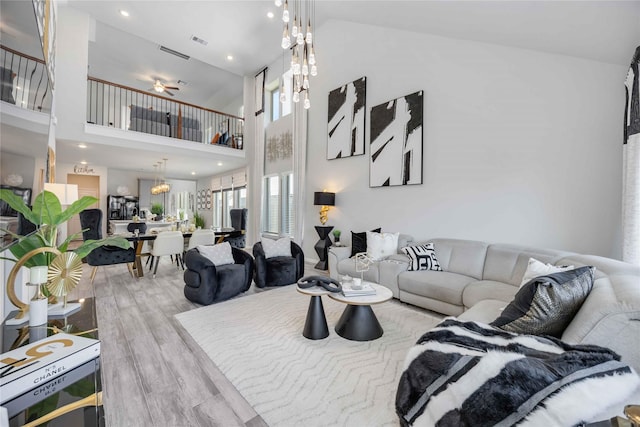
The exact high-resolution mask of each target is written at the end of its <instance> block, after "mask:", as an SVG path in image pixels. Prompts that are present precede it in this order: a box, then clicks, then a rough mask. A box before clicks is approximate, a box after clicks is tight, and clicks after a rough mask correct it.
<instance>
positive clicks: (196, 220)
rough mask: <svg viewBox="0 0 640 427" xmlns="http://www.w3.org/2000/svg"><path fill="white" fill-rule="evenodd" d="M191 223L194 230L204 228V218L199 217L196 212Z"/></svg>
mask: <svg viewBox="0 0 640 427" xmlns="http://www.w3.org/2000/svg"><path fill="white" fill-rule="evenodd" d="M193 222H194V224H195V225H196V228H204V218H203V217H201V216H200V214H199V213H198V212H195V213H194V214H193Z"/></svg>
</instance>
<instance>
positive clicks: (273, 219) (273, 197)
mask: <svg viewBox="0 0 640 427" xmlns="http://www.w3.org/2000/svg"><path fill="white" fill-rule="evenodd" d="M264 184H265V185H264V203H263V206H264V221H263V226H262V231H263V232H265V233H270V234H279V233H280V177H279V176H269V177H266V178H265V183H264Z"/></svg>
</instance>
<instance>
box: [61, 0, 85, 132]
mask: <svg viewBox="0 0 640 427" xmlns="http://www.w3.org/2000/svg"><path fill="white" fill-rule="evenodd" d="M57 21H58V23H57V27H56V32H57V39H56V45H57V46H56V81H55V88H56V94H57V96H56V115H57V117H58V125H57V127H56V138H58V139H70V140H76V141H83V140H84V137H85V134H84V123H85V122H86V120H87V117H86V116H87V112H86V109H87V108H86V107H87V67H88V65H89V52H88V40H89V16H88V15H87V14H85V13H83V12H80V11H78V10H76V9H74V8H72V7H69V6H68V5H66V4H60V5H59V7H58V13H57Z"/></svg>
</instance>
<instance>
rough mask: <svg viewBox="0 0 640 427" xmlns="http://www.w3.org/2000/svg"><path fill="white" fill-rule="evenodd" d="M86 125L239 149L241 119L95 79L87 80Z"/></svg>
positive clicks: (241, 129)
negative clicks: (92, 124) (91, 124)
mask: <svg viewBox="0 0 640 427" xmlns="http://www.w3.org/2000/svg"><path fill="white" fill-rule="evenodd" d="M87 122H88V123H94V124H97V125H101V126H109V127H115V128H118V129H124V130H129V131H136V132H143V133H148V134H153V135H160V136H168V137H172V138H178V139H185V140H190V141H195V142H200V143H203V144H216V145H219V146H225V147H229V148H235V149H242V148H243V141H242V139H243V128H244V120H243V118H242V117H238V116H234V115H230V114H226V113H222V112H219V111H215V110H210V109H208V108H203V107H200V106H197V105H193V104H189V103H186V102H181V101H176V100H173V99H170V98H167V97H164V96H158V95H155V94H152V93H147V92H145V91H142V90H138V89H134V88H131V87H127V86H123V85H119V84H116V83H112V82H108V81H105V80H101V79H97V78H95V77H88V79H87Z"/></svg>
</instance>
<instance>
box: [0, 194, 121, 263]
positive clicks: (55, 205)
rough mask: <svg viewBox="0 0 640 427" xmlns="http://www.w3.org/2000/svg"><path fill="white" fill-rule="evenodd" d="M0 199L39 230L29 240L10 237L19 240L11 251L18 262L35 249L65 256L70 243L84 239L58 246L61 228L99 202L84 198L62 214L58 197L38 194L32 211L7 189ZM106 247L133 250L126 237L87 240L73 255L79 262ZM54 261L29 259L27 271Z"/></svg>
mask: <svg viewBox="0 0 640 427" xmlns="http://www.w3.org/2000/svg"><path fill="white" fill-rule="evenodd" d="M0 199H2V200H4V201H5V202H7V204H8V205H9V206H11V207H12V208H13V209H14V210H16V211H17V212H20V213H21V214H22V215H23V216H24V217H25V219H27V220H29V221H31V222H32V223H33V224H35V225H36V227H37V230H36V232H35V233H33V234H30V235H28V236H19V235H17V234H14V233H11V234H12V236H13V237H14V238H17V239H18V241H17V242H16V243H15V244H13V245H12V246H11V247H10V248H9V250H10V251H11V253H12V254H13V256H15V257H16V258H17V259H20V258H22V257H23V256H24V255H25V254H26V253H28V252H30V251H32V250H33V249H36V248H41V247H45V246H48V247H51V248H57V249H58V250H59V251H60V252H62V253H64V252H67V248H68V246H69V242H71V240H73V239H75V238H76V237H78V236H79V235H81V234H82V232H79V233H76V234H73V235H71V236H68V237H67V238H66V239H65V241H64V242H62V244H60V245H58V242H57V239H58V227H59V226H60V225H61V224H64V223H65V222H67V221H69V219H70V218H71V217H72V216H73V215H76V214H79V213H80V212H81V211H83V210H84V209H86V208H87V207H89V206H91V205H92V204H94V203H95V202H97V201H98V199H96V198H95V197H91V196H84V197H82V198H81V199H80V200H78V201H76V202H74V203H73V204H72V205H71V206H69V207H68V208H67V209H65V210H62V206H61V205H60V200H58V197H57V196H56V195H55V194H54V193H51V192H49V191H43V192H42V193H40V194H38V196H37V197H36V199H35V201H34V202H33V207H32V208H31V209H30V208H29V206H27V204H26V203H25V202H24V200H22V198H21V197H19V196H17V195H16V194H14V193H13V191H11V190H8V189H2V190H0ZM104 245H110V246H117V247H119V248H124V249H126V248H128V247H129V246H130V243H129V242H128V241H127V239H125V238H124V237H108V238H106V239H101V240H87V241H84V242H83V243H82V244H81V245H80V246H79V247H77V248H76V249H73V251H72V252H74V253H76V255H78V256H79V257H80V258H83V257H85V256H87V255H88V254H89V253H90V252H91V251H92V250H94V249H95V248H98V247H100V246H104ZM52 258H53V254H52V253H43V254H38V255H35V256H33V257H32V258H31V259H29V260H28V261H27V262H26V263H25V267H34V266H42V265H49V264H50V262H51V259H52Z"/></svg>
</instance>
